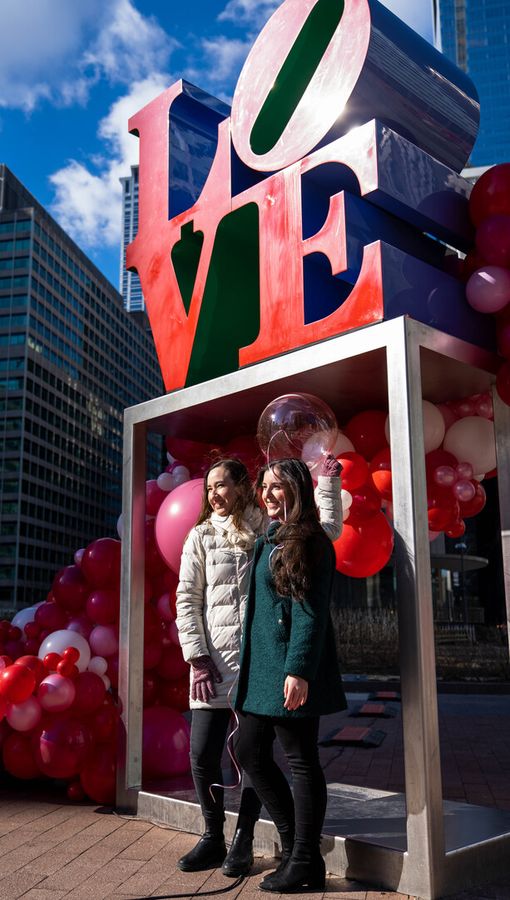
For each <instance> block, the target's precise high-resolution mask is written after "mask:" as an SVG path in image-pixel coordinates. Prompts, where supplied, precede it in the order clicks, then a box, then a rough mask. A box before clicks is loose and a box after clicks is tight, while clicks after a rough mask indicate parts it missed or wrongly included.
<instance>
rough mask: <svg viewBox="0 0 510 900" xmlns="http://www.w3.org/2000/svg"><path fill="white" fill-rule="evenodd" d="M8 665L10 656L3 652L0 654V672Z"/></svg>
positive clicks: (9, 664)
mask: <svg viewBox="0 0 510 900" xmlns="http://www.w3.org/2000/svg"><path fill="white" fill-rule="evenodd" d="M8 666H12V657H11V656H7V654H5V653H4V654H3V656H0V672H1V671H2V670H3V669H6V668H7V667H8Z"/></svg>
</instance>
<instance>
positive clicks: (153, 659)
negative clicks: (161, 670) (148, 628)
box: [143, 641, 163, 670]
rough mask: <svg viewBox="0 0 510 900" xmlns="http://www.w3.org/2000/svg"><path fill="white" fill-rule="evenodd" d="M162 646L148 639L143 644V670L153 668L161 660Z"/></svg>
mask: <svg viewBox="0 0 510 900" xmlns="http://www.w3.org/2000/svg"><path fill="white" fill-rule="evenodd" d="M162 654H163V648H162V646H161V644H160V643H156V641H150V642H147V643H145V644H144V648H143V667H144V669H145V670H148V669H155V668H156V666H158V665H159V663H160V661H161V656H162Z"/></svg>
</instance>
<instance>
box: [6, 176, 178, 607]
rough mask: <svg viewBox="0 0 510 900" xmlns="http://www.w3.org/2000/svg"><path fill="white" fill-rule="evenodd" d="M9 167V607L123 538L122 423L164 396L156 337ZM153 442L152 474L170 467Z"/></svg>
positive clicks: (38, 594) (35, 596) (38, 596)
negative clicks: (98, 547) (97, 543)
mask: <svg viewBox="0 0 510 900" xmlns="http://www.w3.org/2000/svg"><path fill="white" fill-rule="evenodd" d="M137 318H138V317H133V316H129V315H127V313H126V312H125V310H124V308H123V304H122V298H121V296H120V294H119V293H118V292H117V291H116V290H115V288H114V287H113V286H112V285H111V284H110V283H109V281H107V279H106V278H105V277H104V276H103V275H102V274H101V273H100V272H99V270H98V269H96V268H95V266H94V265H93V264H92V263H91V261H90V260H89V259H88V258H87V257H86V255H85V254H84V253H82V251H81V250H80V249H79V248H78V247H77V246H76V244H75V243H74V242H73V241H72V240H71V239H70V238H69V237H68V235H67V234H66V233H65V232H64V231H63V230H62V229H61V228H60V227H59V225H57V223H56V222H55V221H54V220H53V219H52V218H51V216H50V215H49V214H48V213H47V212H46V211H45V210H44V209H43V207H42V206H41V205H40V204H39V203H38V202H37V201H36V200H35V199H34V197H33V196H32V195H31V194H30V193H29V192H28V191H27V190H26V188H25V187H24V186H23V185H22V184H21V183H20V182H19V181H18V180H17V179H16V178H15V176H14V175H13V174H12V172H10V171H9V169H8V168H7V167H6V166H5V165H1V164H0V614H1V613H7V612H8V611H10V610H12V609H14V608H17V607H20V606H23V605H26V604H29V603H34V602H36V601H38V600H43V599H44V598H45V596H46V593H47V591H48V589H49V587H50V586H51V582H52V579H53V576H54V574H55V572H56V571H57V570H58V569H59V568H60V567H61V566H63V565H68V564H70V563H71V562H72V559H73V553H74V551H75V550H76V549H78V548H79V547H82V546H84V545H86V544H87V543H88V542H90V541H91V540H93V539H94V538H97V537H103V536H108V535H111V536H115V535H116V530H115V525H116V520H117V517H118V515H119V512H120V509H121V480H122V419H123V410H124V408H125V407H127V406H132V405H133V404H136V403H139V402H141V401H143V400H148V399H150V398H152V397H155V396H158V395H160V394H161V393H162V392H163V384H162V380H161V374H160V370H159V365H158V363H157V359H156V354H155V349H154V345H153V342H152V339H151V337H150V334H147V331H146V328H145V326H144V324H143V323H140V322H138V321H137ZM160 464H161V443H160V439H159V438H157V437H156V436H154V438H151V441H150V443H149V465H148V469H149V476H150V475H154V474H156V473H157V472H159V471H160V469H161V465H160Z"/></svg>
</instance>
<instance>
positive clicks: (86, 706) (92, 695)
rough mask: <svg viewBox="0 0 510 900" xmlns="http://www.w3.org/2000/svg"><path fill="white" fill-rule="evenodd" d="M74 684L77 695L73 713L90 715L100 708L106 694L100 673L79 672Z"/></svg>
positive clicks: (72, 708)
mask: <svg viewBox="0 0 510 900" xmlns="http://www.w3.org/2000/svg"><path fill="white" fill-rule="evenodd" d="M74 686H75V688H76V695H75V698H74V701H73V705H72V707H71V710H72V712H73V713H80V714H81V715H84V716H88V715H89V714H90V713H93V712H95V711H96V710H97V709H99V707H100V706H101V704H102V703H103V700H104V696H105V694H106V688H105V685H104V681H103V679H102V678H101V676H100V675H96V673H95V672H79V673H78V675H77V677H76V679H75V681H74Z"/></svg>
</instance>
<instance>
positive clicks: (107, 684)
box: [101, 675, 112, 691]
mask: <svg viewBox="0 0 510 900" xmlns="http://www.w3.org/2000/svg"><path fill="white" fill-rule="evenodd" d="M101 678H102V679H103V684H104V686H105V688H106V690H107V691H109V690H110V688H111V685H112V683H111V681H110V679H109V678H108V675H101Z"/></svg>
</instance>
